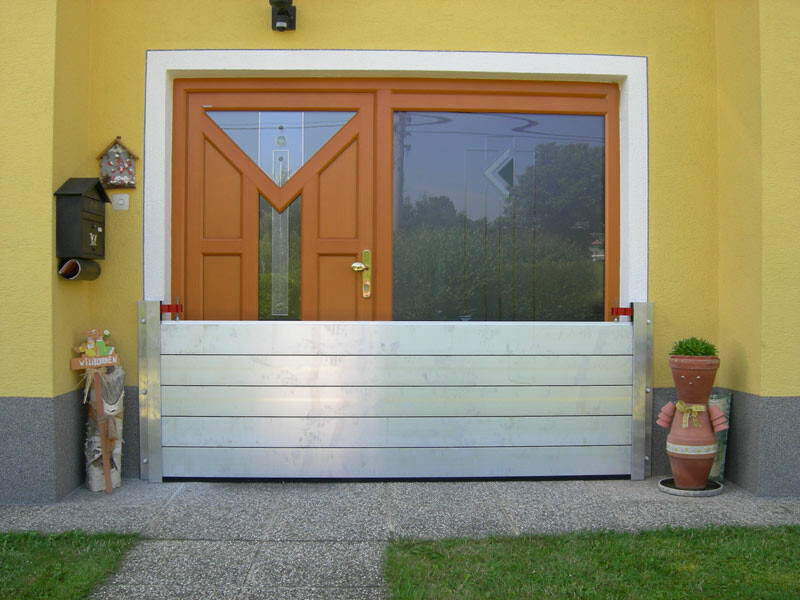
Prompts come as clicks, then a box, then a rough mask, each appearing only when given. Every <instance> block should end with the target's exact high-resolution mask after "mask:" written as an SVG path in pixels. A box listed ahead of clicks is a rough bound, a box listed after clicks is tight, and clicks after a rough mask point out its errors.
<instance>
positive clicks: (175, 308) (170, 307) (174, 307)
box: [161, 304, 183, 315]
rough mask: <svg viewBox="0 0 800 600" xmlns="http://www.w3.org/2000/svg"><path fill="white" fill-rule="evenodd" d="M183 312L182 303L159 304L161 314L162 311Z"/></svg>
mask: <svg viewBox="0 0 800 600" xmlns="http://www.w3.org/2000/svg"><path fill="white" fill-rule="evenodd" d="M182 312H183V304H162V305H161V314H162V315H163V314H164V313H182Z"/></svg>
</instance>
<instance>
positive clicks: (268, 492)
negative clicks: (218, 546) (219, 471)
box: [154, 480, 287, 507]
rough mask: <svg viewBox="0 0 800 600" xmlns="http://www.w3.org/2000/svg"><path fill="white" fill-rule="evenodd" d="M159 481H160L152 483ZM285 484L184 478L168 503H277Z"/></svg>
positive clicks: (184, 504)
mask: <svg viewBox="0 0 800 600" xmlns="http://www.w3.org/2000/svg"><path fill="white" fill-rule="evenodd" d="M154 485H160V484H154ZM286 485H287V484H284V483H281V482H273V481H253V480H246V481H236V480H231V481H187V482H184V483H182V484H181V488H180V490H179V491H178V493H177V494H175V496H174V498H172V500H171V501H170V504H175V505H180V506H187V505H207V506H256V505H258V506H261V507H266V506H276V505H280V504H281V502H282V501H283V500H282V499H283V498H284V497H285V495H286Z"/></svg>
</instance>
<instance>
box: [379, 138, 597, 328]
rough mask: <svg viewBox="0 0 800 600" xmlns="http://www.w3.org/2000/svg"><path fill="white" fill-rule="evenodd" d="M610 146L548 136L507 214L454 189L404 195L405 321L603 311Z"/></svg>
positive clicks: (398, 238) (399, 278) (397, 306)
mask: <svg viewBox="0 0 800 600" xmlns="http://www.w3.org/2000/svg"><path fill="white" fill-rule="evenodd" d="M603 161H604V151H603V148H602V147H598V146H589V145H586V144H566V145H559V144H541V145H539V146H537V148H536V159H535V165H532V166H530V167H528V168H527V169H526V170H525V171H524V172H523V173H522V174H521V175H519V176H517V185H515V186H514V187H513V188H512V189H511V190H510V191H509V196H508V198H507V199H506V200H505V204H504V206H503V210H502V215H501V216H500V217H498V218H496V219H493V220H491V221H489V220H488V219H486V218H483V219H469V218H467V217H466V216H465V214H464V213H463V212H459V211H456V208H455V206H454V204H453V202H452V201H451V199H450V198H448V197H447V196H422V197H421V198H420V199H419V200H418V201H417V202H415V203H412V202H410V201H409V199H408V198H404V199H403V201H402V202H401V203H400V207H399V211H398V220H399V226H398V227H396V228H395V231H394V318H395V319H398V320H412V319H422V320H456V319H458V318H459V317H461V316H462V315H469V317H470V318H471V319H473V320H542V321H549V320H571V321H583V320H602V318H603V263H602V262H593V261H592V254H591V251H590V249H589V248H590V246H591V244H592V242H593V241H594V239H595V236H597V235H598V234H600V235H601V236H602V232H603V231H604V190H603V181H604V166H603Z"/></svg>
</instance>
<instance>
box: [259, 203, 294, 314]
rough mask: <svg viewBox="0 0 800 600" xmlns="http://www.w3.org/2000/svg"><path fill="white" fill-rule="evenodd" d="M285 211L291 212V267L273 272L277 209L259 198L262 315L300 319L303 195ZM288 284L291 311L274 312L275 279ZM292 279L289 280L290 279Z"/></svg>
mask: <svg viewBox="0 0 800 600" xmlns="http://www.w3.org/2000/svg"><path fill="white" fill-rule="evenodd" d="M285 210H287V211H288V212H289V270H288V273H287V274H286V275H283V274H277V273H273V272H272V218H273V216H274V215H275V212H274V211H273V209H272V206H271V205H270V204H268V203H267V201H266V200H264V199H263V198H261V199H260V200H259V214H258V318H259V320H269V319H299V318H300V198H298V199H296V200H295V201H294V202H292V203H291V204H290V205H289V206H288V207H287V208H286V209H285ZM279 278H280V279H282V280H283V281H281V282H280V283H281V284H283V285H287V284H288V289H289V311H288V312H289V314H288V316H274V315H273V314H272V285H273V280H274V281H275V283H279V282H278V279H279ZM287 280H288V282H287Z"/></svg>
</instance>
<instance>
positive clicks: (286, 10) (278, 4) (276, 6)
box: [269, 0, 297, 31]
mask: <svg viewBox="0 0 800 600" xmlns="http://www.w3.org/2000/svg"><path fill="white" fill-rule="evenodd" d="M269 5H270V6H271V7H272V29H274V30H275V31H286V30H287V29H290V30H294V29H295V20H296V17H297V8H295V7H294V6H292V0H269Z"/></svg>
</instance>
